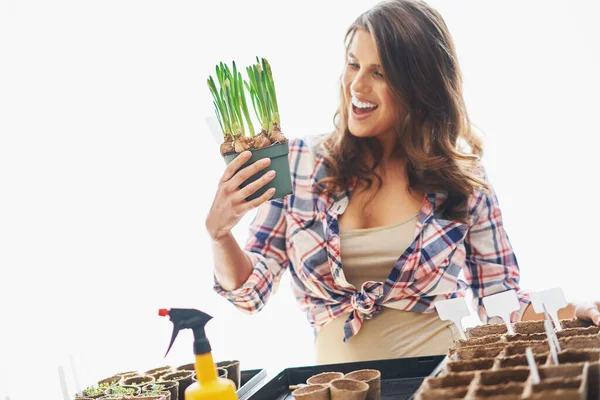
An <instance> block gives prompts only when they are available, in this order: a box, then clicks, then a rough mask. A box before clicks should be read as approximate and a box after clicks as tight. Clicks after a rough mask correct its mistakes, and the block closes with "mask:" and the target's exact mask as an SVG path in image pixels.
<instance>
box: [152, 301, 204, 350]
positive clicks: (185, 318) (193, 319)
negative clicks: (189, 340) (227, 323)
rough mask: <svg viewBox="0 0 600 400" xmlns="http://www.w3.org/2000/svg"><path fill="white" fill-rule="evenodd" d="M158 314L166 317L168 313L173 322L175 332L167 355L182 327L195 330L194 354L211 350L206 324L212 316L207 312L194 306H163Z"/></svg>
mask: <svg viewBox="0 0 600 400" xmlns="http://www.w3.org/2000/svg"><path fill="white" fill-rule="evenodd" d="M158 315H160V316H161V317H166V316H167V315H168V316H169V318H170V319H171V322H173V334H172V335H171V343H169V348H168V349H167V352H166V353H165V357H166V356H167V354H169V350H171V346H173V343H174V342H175V338H177V335H178V334H179V331H180V330H182V329H191V330H192V331H193V332H194V354H196V355H199V354H206V353H210V352H211V347H210V343H209V342H208V339H207V338H206V333H205V332H204V326H205V325H206V323H207V322H208V321H210V320H211V319H212V317H211V316H210V315H208V314H206V313H205V312H202V311H200V310H196V309H193V308H171V309H165V308H162V309H160V310H158Z"/></svg>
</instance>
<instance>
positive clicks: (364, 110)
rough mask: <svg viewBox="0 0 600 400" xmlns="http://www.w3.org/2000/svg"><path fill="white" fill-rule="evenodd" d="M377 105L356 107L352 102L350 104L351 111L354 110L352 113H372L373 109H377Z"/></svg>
mask: <svg viewBox="0 0 600 400" xmlns="http://www.w3.org/2000/svg"><path fill="white" fill-rule="evenodd" d="M377 107H378V106H375V107H364V108H362V107H356V106H355V105H354V104H352V111H354V114H356V115H367V114H370V113H372V112H373V111H375V110H376V109H377Z"/></svg>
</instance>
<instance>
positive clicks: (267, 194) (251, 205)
mask: <svg viewBox="0 0 600 400" xmlns="http://www.w3.org/2000/svg"><path fill="white" fill-rule="evenodd" d="M274 194H275V188H271V189H269V190H267V191H266V192H264V193H263V194H262V195H260V196H259V197H257V198H256V199H254V200H250V201H248V202H246V204H245V205H244V208H245V212H248V211H250V210H252V209H253V208H256V207H258V206H260V205H261V204H263V203H264V202H266V201H267V200H269V199H270V198H271V197H273V195H274Z"/></svg>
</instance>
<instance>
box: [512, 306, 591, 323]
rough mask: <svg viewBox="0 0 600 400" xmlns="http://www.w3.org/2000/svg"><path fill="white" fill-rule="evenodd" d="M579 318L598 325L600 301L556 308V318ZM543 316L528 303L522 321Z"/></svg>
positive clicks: (537, 319) (535, 319)
mask: <svg viewBox="0 0 600 400" xmlns="http://www.w3.org/2000/svg"><path fill="white" fill-rule="evenodd" d="M575 317H577V318H579V319H582V320H587V321H592V322H593V323H594V324H595V325H598V326H600V302H599V303H595V304H593V303H584V304H573V303H571V304H569V305H568V306H567V307H565V308H562V309H560V310H558V319H573V318H575ZM544 318H545V316H544V314H543V313H540V314H537V313H536V312H535V311H534V310H533V306H532V305H531V304H530V305H529V306H528V307H527V309H526V310H525V312H524V313H523V318H521V319H522V320H523V321H539V320H543V319H544Z"/></svg>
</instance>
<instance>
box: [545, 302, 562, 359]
mask: <svg viewBox="0 0 600 400" xmlns="http://www.w3.org/2000/svg"><path fill="white" fill-rule="evenodd" d="M542 307H544V315H545V316H546V320H548V321H552V320H551V319H550V315H549V314H548V310H547V309H546V305H545V304H542ZM552 340H553V342H554V346H556V350H558V351H559V352H561V351H562V349H561V348H560V342H559V341H558V336H556V331H555V330H554V329H552Z"/></svg>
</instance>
